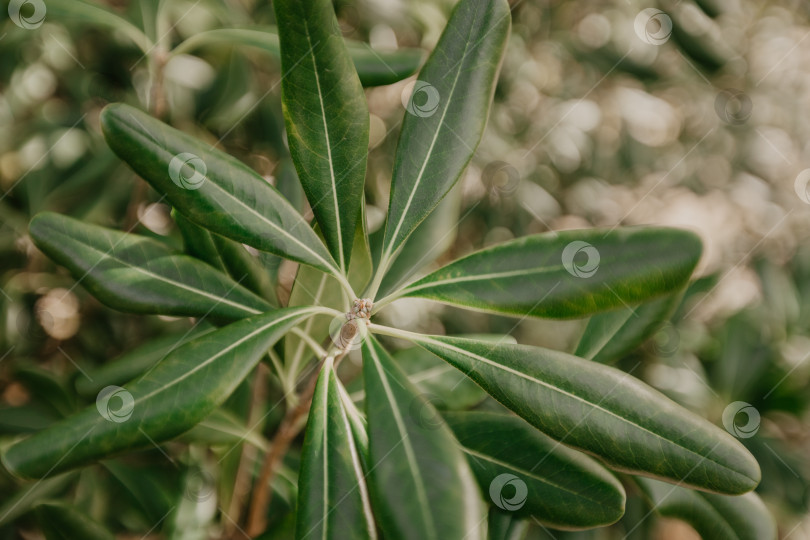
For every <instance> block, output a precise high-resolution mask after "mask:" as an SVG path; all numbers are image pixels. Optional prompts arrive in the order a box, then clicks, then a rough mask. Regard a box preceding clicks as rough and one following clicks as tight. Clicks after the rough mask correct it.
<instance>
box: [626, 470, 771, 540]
mask: <svg viewBox="0 0 810 540" xmlns="http://www.w3.org/2000/svg"><path fill="white" fill-rule="evenodd" d="M634 480H635V481H636V483H637V484H638V485H639V486H640V487H641V489H642V491H643V492H644V494H645V495H646V496H647V497H648V498H649V500H650V502H651V503H652V505H653V509H654V510H655V512H656V513H658V514H659V515H662V516H666V517H672V518H677V519H681V520H683V521H685V522H687V523H689V524H690V525H691V526H692V527H693V528H694V529H695V530H696V531H697V532H698V533H699V534H700V536H701V537H702V538H704V539H705V540H776V538H777V531H776V522H775V521H774V519H773V516H771V514H770V512H768V509H767V508H766V507H765V504H763V502H762V500H761V499H760V498H759V497H758V496H757V494H756V493H746V494H745V495H740V496H737V497H729V496H727V495H716V494H714V493H702V492H699V491H692V490H689V489H685V488H682V487H679V486H672V485H669V484H664V483H661V482H657V481H655V480H651V479H649V478H635V479H634Z"/></svg>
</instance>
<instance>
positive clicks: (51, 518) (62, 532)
mask: <svg viewBox="0 0 810 540" xmlns="http://www.w3.org/2000/svg"><path fill="white" fill-rule="evenodd" d="M37 516H38V518H39V520H38V521H39V525H40V527H41V528H42V532H44V533H45V538H46V540H76V539H77V538H81V539H82V540H115V536H114V535H113V534H112V533H111V532H110V531H108V530H107V529H105V528H104V527H103V526H102V525H101V524H100V523H98V522H96V521H94V520H93V519H91V518H90V516H88V515H87V514H85V513H84V512H82V511H80V510H79V509H78V508H75V507H71V506H68V505H66V504H54V503H47V504H41V505H39V506H38V507H37Z"/></svg>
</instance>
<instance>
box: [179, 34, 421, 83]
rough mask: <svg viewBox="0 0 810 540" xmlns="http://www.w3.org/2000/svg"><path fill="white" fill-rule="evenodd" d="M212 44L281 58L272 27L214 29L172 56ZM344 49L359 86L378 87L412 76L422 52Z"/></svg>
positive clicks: (364, 45)
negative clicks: (245, 48) (260, 50)
mask: <svg viewBox="0 0 810 540" xmlns="http://www.w3.org/2000/svg"><path fill="white" fill-rule="evenodd" d="M212 43H216V44H220V43H227V44H236V45H244V46H249V47H257V48H259V49H262V50H264V51H266V52H268V53H270V54H272V55H273V56H275V57H280V56H281V47H280V45H279V41H278V33H277V29H276V28H275V27H272V26H269V27H263V28H262V27H259V28H258V29H247V28H217V29H215V30H208V31H207V32H201V33H199V34H195V35H194V36H192V37H190V38H189V39H187V40H186V41H184V42H183V43H181V44H180V45H178V46H177V48H176V49H175V50H174V51H173V52H172V54H181V53H186V52H189V51H193V50H194V49H196V48H198V47H201V46H205V45H207V44H212ZM346 47H347V48H348V50H349V56H350V57H351V59H352V62H354V67H355V69H356V70H357V75H358V76H359V77H360V82H361V83H362V84H363V86H381V85H385V84H393V83H395V82H397V81H401V80H402V79H404V78H406V77H409V76H410V75H412V74H413V72H414V71H416V70H417V69H418V68H419V65H420V64H421V63H422V60H423V59H424V51H422V50H421V49H398V50H396V51H376V50H374V49H372V48H371V46H369V45H368V44H367V43H360V42H357V41H350V40H346Z"/></svg>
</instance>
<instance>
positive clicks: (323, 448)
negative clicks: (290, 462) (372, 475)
mask: <svg viewBox="0 0 810 540" xmlns="http://www.w3.org/2000/svg"><path fill="white" fill-rule="evenodd" d="M339 385H340V383H339V382H338V380H337V377H336V376H335V370H334V367H333V364H332V359H331V358H330V359H327V361H326V362H325V363H324V365H323V368H322V369H321V374H320V375H319V377H318V382H317V384H316V386H315V393H314V394H313V397H312V408H311V409H310V411H309V420H308V421H307V430H306V434H305V436H304V448H303V450H302V455H301V473H300V475H299V492H298V523H297V525H296V535H295V537H296V538H300V539H303V538H323V539H341V540H342V539H352V538H377V531H376V526H375V524H374V516H373V515H372V514H371V506H370V502H369V496H368V488H367V487H366V479H365V476H364V474H363V468H362V464H361V459H360V455H359V452H358V449H357V446H356V444H355V442H354V438H353V436H352V427H351V425H350V423H349V418H348V416H347V414H346V411H345V409H344V407H343V403H342V400H341V397H340V390H339Z"/></svg>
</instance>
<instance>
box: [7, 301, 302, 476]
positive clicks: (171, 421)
mask: <svg viewBox="0 0 810 540" xmlns="http://www.w3.org/2000/svg"><path fill="white" fill-rule="evenodd" d="M316 312H317V309H316V308H290V309H280V310H277V311H275V312H272V313H265V314H263V315H258V316H255V317H250V318H248V319H244V320H241V321H238V322H236V323H233V324H231V325H229V326H226V327H225V328H222V329H220V330H217V331H215V332H212V333H211V334H206V335H205V336H202V337H200V338H197V339H195V340H193V341H190V342H189V343H186V344H185V345H183V346H182V347H180V348H178V349H176V350H174V351H173V352H172V353H171V354H169V355H168V356H167V357H166V358H165V359H164V360H163V361H162V362H160V363H159V364H158V365H156V366H155V367H154V368H153V369H152V370H151V371H149V372H147V373H146V374H145V375H144V376H143V377H141V378H140V379H138V380H137V381H135V382H133V383H132V384H130V385H128V386H127V387H126V388H119V387H112V392H113V393H108V394H104V393H101V394H99V397H98V398H97V399H96V404H95V405H94V406H91V407H89V408H87V409H85V410H84V411H82V412H81V413H79V414H77V415H75V416H73V417H71V418H68V419H66V420H64V421H62V422H59V423H58V424H55V425H53V426H51V427H49V428H48V429H45V430H44V431H41V432H39V433H37V434H35V435H33V436H31V437H29V438H27V439H24V440H22V441H20V442H18V443H16V444H15V445H13V446H11V447H10V448H8V449H7V450H6V451H5V452H4V453H3V455H2V458H3V463H4V464H5V466H6V468H7V469H8V470H9V471H10V472H12V473H14V474H16V475H18V476H22V477H28V478H42V477H44V476H46V475H50V474H52V473H56V472H59V471H64V470H67V469H71V468H73V467H78V466H81V465H86V464H88V463H91V462H93V461H95V460H98V459H101V458H105V457H108V456H111V455H114V454H116V453H118V452H122V451H126V450H130V449H132V448H137V447H141V446H147V445H149V444H154V443H157V442H161V441H165V440H167V439H170V438H172V437H175V436H177V435H179V434H181V433H183V432H185V431H187V430H189V429H190V428H191V427H193V426H194V425H195V424H197V423H198V422H200V421H201V420H203V419H204V418H205V417H206V416H208V415H209V414H210V413H211V412H212V411H213V410H214V409H215V408H216V407H217V406H219V405H220V404H221V403H222V402H223V401H225V399H226V398H227V397H228V396H229V395H230V394H231V392H233V390H234V389H235V388H236V387H237V386H238V384H239V383H240V382H241V381H242V379H244V378H245V377H246V376H247V375H248V373H250V371H251V370H252V369H253V368H254V367H255V366H256V364H257V363H258V362H259V360H260V359H261V357H262V356H263V355H264V353H265V352H266V351H267V349H268V348H269V347H271V346H272V345H273V344H274V343H275V342H276V341H277V340H278V339H279V338H280V337H281V336H282V335H283V334H284V333H285V332H286V331H288V330H289V329H290V328H291V327H293V326H294V325H295V324H297V323H298V322H300V321H301V320H302V319H304V318H305V317H308V316H311V315H312V314H314V313H316Z"/></svg>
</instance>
